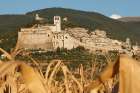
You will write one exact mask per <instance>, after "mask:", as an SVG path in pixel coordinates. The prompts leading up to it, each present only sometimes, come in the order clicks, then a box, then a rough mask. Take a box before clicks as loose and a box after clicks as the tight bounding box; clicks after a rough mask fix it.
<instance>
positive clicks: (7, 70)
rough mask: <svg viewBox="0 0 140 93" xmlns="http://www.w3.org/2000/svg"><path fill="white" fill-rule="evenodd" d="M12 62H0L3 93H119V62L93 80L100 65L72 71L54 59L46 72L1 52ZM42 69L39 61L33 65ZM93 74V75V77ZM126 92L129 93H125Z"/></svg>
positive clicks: (81, 67)
mask: <svg viewBox="0 0 140 93" xmlns="http://www.w3.org/2000/svg"><path fill="white" fill-rule="evenodd" d="M0 50H1V51H2V52H3V53H4V54H5V55H6V56H7V58H8V59H9V61H6V62H3V61H0V93H117V92H118V88H117V90H116V91H114V89H115V86H116V85H117V84H118V82H119V76H118V72H119V70H118V66H119V65H118V61H117V62H114V63H113V62H111V63H108V65H107V66H106V68H105V70H104V71H103V72H102V73H101V74H99V76H98V77H97V78H96V79H94V80H93V76H94V74H95V71H96V70H97V68H96V64H93V65H92V66H91V68H89V69H90V70H89V69H84V67H83V65H80V66H79V67H78V68H77V69H76V70H75V71H71V70H70V69H69V68H68V67H67V65H65V64H64V63H63V61H62V60H53V61H52V62H50V63H49V64H48V66H47V67H46V71H45V73H43V72H42V70H41V68H40V67H32V66H29V65H28V64H26V62H22V61H18V60H14V58H13V56H12V54H8V53H7V52H5V51H4V50H2V49H0ZM33 64H35V65H36V66H38V63H37V62H35V61H34V62H33ZM89 73H90V74H89ZM124 93H126V92H124Z"/></svg>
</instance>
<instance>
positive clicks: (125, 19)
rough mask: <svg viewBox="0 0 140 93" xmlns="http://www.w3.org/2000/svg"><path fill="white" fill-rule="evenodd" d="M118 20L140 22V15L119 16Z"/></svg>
mask: <svg viewBox="0 0 140 93" xmlns="http://www.w3.org/2000/svg"><path fill="white" fill-rule="evenodd" d="M118 20H119V21H123V22H139V21H140V17H122V18H119V19H118Z"/></svg>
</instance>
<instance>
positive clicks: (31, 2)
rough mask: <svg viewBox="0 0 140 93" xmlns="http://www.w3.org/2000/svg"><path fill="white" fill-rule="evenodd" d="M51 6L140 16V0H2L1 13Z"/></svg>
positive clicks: (21, 12)
mask: <svg viewBox="0 0 140 93" xmlns="http://www.w3.org/2000/svg"><path fill="white" fill-rule="evenodd" d="M51 7H62V8H71V9H77V10H85V11H94V12H99V13H101V14H104V15H106V16H111V15H115V16H117V15H118V16H140V0H0V14H25V13H26V12H29V11H33V10H38V9H43V8H51Z"/></svg>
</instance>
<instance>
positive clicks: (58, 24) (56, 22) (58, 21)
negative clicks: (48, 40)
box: [54, 16, 61, 32]
mask: <svg viewBox="0 0 140 93" xmlns="http://www.w3.org/2000/svg"><path fill="white" fill-rule="evenodd" d="M54 25H55V26H56V32H61V17H60V16H54Z"/></svg>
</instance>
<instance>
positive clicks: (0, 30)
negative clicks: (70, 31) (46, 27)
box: [0, 8, 140, 49]
mask: <svg viewBox="0 0 140 93" xmlns="http://www.w3.org/2000/svg"><path fill="white" fill-rule="evenodd" d="M36 13H38V14H39V15H40V16H41V17H45V18H47V22H49V23H52V21H53V20H52V18H53V16H55V15H60V16H62V17H68V22H67V23H63V26H71V27H73V26H74V27H75V26H80V27H86V28H88V29H90V31H93V30H94V29H96V28H98V29H102V30H106V31H107V33H108V36H109V37H110V38H114V39H119V40H125V38H126V37H130V38H131V39H133V41H137V42H139V44H140V41H139V39H140V38H139V36H140V22H121V21H117V20H113V19H110V18H108V17H106V16H104V15H101V14H98V13H94V12H84V11H79V10H72V9H64V8H48V9H42V10H37V11H33V12H29V13H27V14H26V15H1V16H0V38H5V41H4V44H0V47H4V48H5V49H9V48H11V47H13V46H14V44H15V42H16V37H17V31H18V29H19V28H20V27H23V26H26V25H28V24H31V23H33V22H34V20H33V18H34V15H35V14H36ZM7 38H8V40H6V39H7ZM7 45H8V46H7Z"/></svg>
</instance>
